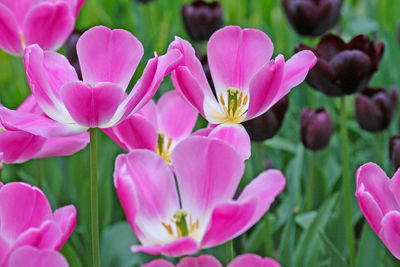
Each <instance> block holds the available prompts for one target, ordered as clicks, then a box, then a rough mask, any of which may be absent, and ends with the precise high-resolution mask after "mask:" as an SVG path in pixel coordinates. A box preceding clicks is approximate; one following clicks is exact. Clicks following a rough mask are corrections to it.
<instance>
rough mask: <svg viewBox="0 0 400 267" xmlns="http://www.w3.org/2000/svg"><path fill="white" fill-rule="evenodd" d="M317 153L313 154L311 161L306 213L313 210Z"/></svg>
mask: <svg viewBox="0 0 400 267" xmlns="http://www.w3.org/2000/svg"><path fill="white" fill-rule="evenodd" d="M315 154H316V153H315V152H314V151H312V152H311V161H310V169H309V170H310V173H309V178H308V184H307V193H306V200H305V209H306V211H310V210H312V208H313V197H314V183H315V181H314V180H315V179H314V175H315V158H316V157H315Z"/></svg>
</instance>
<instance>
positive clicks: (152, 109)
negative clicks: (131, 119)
mask: <svg viewBox="0 0 400 267" xmlns="http://www.w3.org/2000/svg"><path fill="white" fill-rule="evenodd" d="M135 114H138V115H141V116H142V117H143V118H145V119H146V120H148V121H149V123H150V124H151V125H152V126H153V127H154V129H156V130H158V121H157V106H156V102H154V100H153V99H151V100H150V101H149V102H148V103H147V104H146V105H144V106H143V107H142V108H141V109H139V110H138V111H137V112H136V113H135Z"/></svg>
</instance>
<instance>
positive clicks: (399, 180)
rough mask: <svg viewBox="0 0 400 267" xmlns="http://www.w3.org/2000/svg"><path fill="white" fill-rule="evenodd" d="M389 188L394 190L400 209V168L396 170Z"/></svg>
mask: <svg viewBox="0 0 400 267" xmlns="http://www.w3.org/2000/svg"><path fill="white" fill-rule="evenodd" d="M389 189H390V191H392V194H393V196H394V198H395V199H396V202H397V207H398V209H400V194H399V192H400V169H399V170H397V171H396V173H395V174H394V175H393V177H392V179H391V180H390V185H389Z"/></svg>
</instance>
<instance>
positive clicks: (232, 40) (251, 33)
mask: <svg viewBox="0 0 400 267" xmlns="http://www.w3.org/2000/svg"><path fill="white" fill-rule="evenodd" d="M169 49H170V50H175V49H179V50H180V51H181V53H182V54H183V58H184V59H183V60H182V62H181V63H180V65H179V67H177V68H176V69H175V70H174V71H173V72H172V81H173V83H174V85H175V87H176V88H177V89H178V90H179V91H180V92H181V93H182V95H183V96H184V97H185V99H186V100H187V101H188V102H189V103H190V104H191V105H192V106H193V107H195V108H196V109H197V110H198V111H199V112H200V113H201V114H202V115H203V117H205V118H206V119H207V120H208V121H209V122H210V123H214V124H221V123H240V122H243V121H245V120H249V119H252V118H254V117H257V116H259V115H261V114H263V113H264V112H266V111H267V110H268V109H269V108H270V107H272V106H273V105H274V104H275V103H276V102H278V101H279V100H280V99H281V98H282V97H284V96H285V95H286V94H287V93H288V92H289V91H290V89H291V88H293V87H295V86H297V85H298V84H300V83H301V82H302V81H303V80H304V79H305V77H306V75H307V73H308V71H309V70H310V69H311V68H312V67H313V66H314V65H315V63H316V61H317V59H316V57H315V55H314V54H313V53H312V52H311V51H301V52H299V53H297V54H295V55H294V56H293V57H292V58H291V59H289V60H288V61H287V62H285V60H284V57H283V56H282V55H278V56H277V57H276V58H275V59H274V60H270V58H271V55H272V53H273V44H272V42H271V40H270V39H269V37H268V36H267V35H266V34H265V33H263V32H261V31H259V30H255V29H244V30H242V29H241V28H240V27H237V26H227V27H225V28H223V29H221V30H218V31H217V32H215V33H214V34H213V35H212V36H211V38H210V40H209V42H208V46H207V52H208V64H209V67H210V71H211V75H212V78H213V82H214V85H215V91H216V96H217V97H215V96H214V94H213V92H212V90H211V88H210V86H209V84H208V82H207V78H206V75H205V74H204V71H203V68H202V65H201V63H200V61H199V60H198V59H197V57H196V56H195V52H194V49H193V47H192V46H191V45H190V44H189V43H188V42H187V41H185V40H182V39H181V38H179V37H177V38H176V39H175V41H174V42H172V43H171V45H170V46H169Z"/></svg>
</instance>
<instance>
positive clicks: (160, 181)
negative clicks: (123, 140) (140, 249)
mask: <svg viewBox="0 0 400 267" xmlns="http://www.w3.org/2000/svg"><path fill="white" fill-rule="evenodd" d="M114 185H115V186H116V189H117V194H118V197H119V199H120V202H121V204H122V207H123V209H124V211H125V215H126V217H127V219H128V222H129V223H130V225H131V226H132V228H133V229H134V231H135V233H136V236H137V237H138V239H139V240H140V241H141V243H142V244H143V245H152V244H158V243H160V242H165V241H167V240H170V239H171V236H170V235H169V234H168V232H167V230H166V229H165V228H164V227H163V226H162V224H161V223H162V222H166V223H168V222H169V219H170V218H172V216H173V214H174V213H175V212H176V211H177V210H178V209H179V199H178V193H177V191H176V185H175V180H174V176H173V175H172V172H171V170H170V168H169V167H168V165H167V164H166V163H165V161H164V159H163V158H161V157H160V156H158V155H157V154H156V153H154V152H152V151H149V150H134V151H133V152H130V153H129V154H127V155H120V156H118V157H117V159H116V163H115V171H114Z"/></svg>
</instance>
